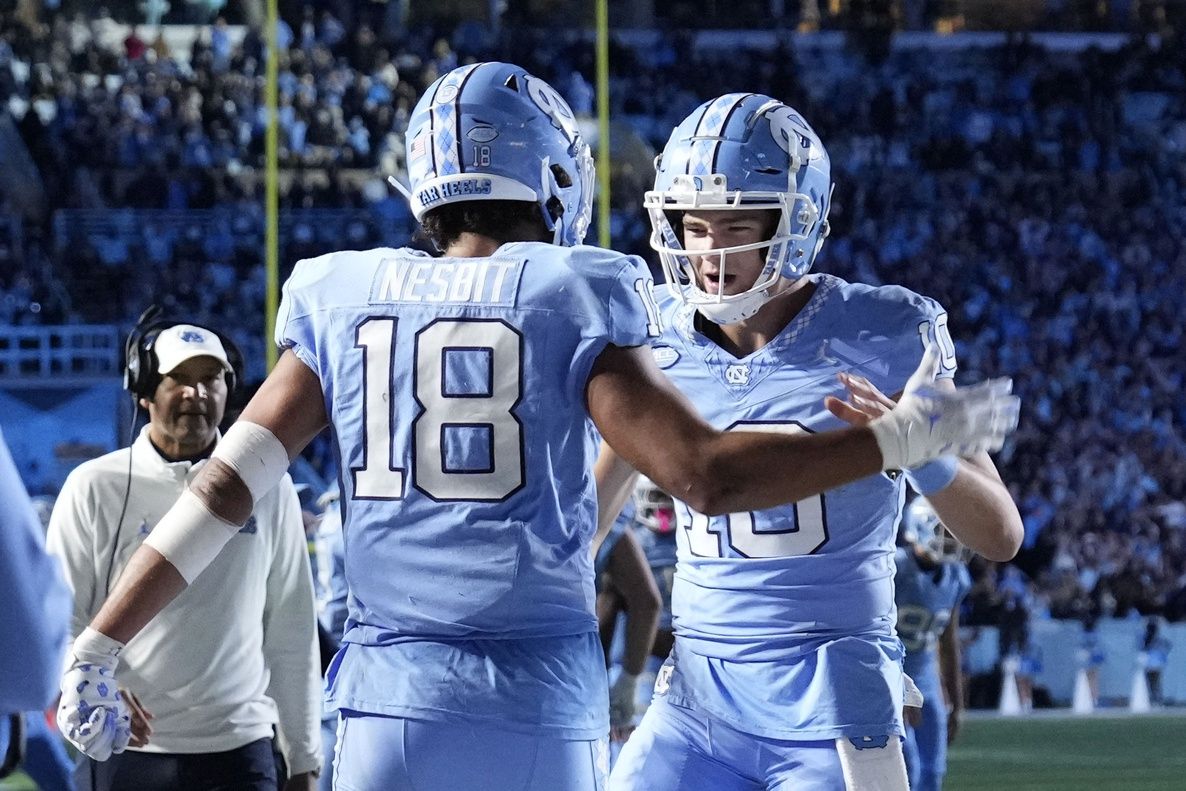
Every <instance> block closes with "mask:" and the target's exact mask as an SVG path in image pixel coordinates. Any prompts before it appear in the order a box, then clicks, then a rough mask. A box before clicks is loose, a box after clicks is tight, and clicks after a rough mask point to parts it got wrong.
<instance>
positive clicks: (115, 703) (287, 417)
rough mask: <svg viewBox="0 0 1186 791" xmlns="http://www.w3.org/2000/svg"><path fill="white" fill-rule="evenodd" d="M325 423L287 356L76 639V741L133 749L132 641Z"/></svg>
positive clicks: (72, 702) (69, 714)
mask: <svg viewBox="0 0 1186 791" xmlns="http://www.w3.org/2000/svg"><path fill="white" fill-rule="evenodd" d="M325 423H326V415H325V406H324V402H323V401H322V395H321V387H320V384H319V382H318V380H317V377H316V375H315V374H314V373H313V372H312V371H311V370H309V368H307V367H306V366H305V365H304V363H302V362H300V360H299V359H297V357H296V356H295V355H293V354H292V352H285V354H284V355H283V356H282V357H281V359H280V363H279V364H278V365H277V366H276V369H275V370H274V371H273V372H272V374H271V375H270V376H269V377H268V378H267V380H266V381H265V382H264V384H263V386H262V387H261V388H260V390H259V392H258V393H257V394H256V395H255V397H254V398H253V399H252V400H251V403H250V404H248V405H247V408H246V409H245V410H244V411H243V414H242V416H240V418H239V420H238V421H237V422H236V423H235V425H234V426H232V427H231V429H230V430H229V431H228V432H227V434H226V436H225V437H223V439H222V441H221V442H219V444H218V446H217V448H215V452H214V455H213V456H212V457H211V459H210V461H209V462H208V463H207V464H206V465H205V467H204V468H203V469H202V471H201V472H200V473H199V474H198V476H197V477H196V478H195V479H194V481H193V483H192V484H191V485H190V488H189V489H188V490H187V491H186V492H185V493H184V494H183V495H182V496H181V497H180V498H179V499H178V500H177V502H176V503H175V504H174V505H173V507H172V508H171V509H170V510H169V512H168V513H167V514H165V516H164V517H163V518H162V519H161V521H160V522H159V523H158V524H157V526H156V527H155V528H154V529H153V531H152V534H151V535H150V536H149V538H148V539H146V540H145V542H144V544H143V545H142V546H141V547H140V548H139V549H138V550H136V553H135V554H134V555H133V556H132V558H131V560H130V561H129V562H128V566H127V568H126V569H125V570H124V572H123V574H121V575H120V578H119V581H118V582H117V583H116V585H115V588H114V589H113V590H112V592H111V595H110V596H108V597H107V601H106V602H105V603H104V604H103V607H102V609H100V610H99V613H98V614H97V615H96V616H95V618H94V619H93V620H92V621H91V624H90V626H89V627H88V628H87V629H85V630H83V632H82V634H80V635H79V636H78V638H77V639H76V640H75V642H74V646H73V648H72V652H73V657H72V662H71V664H70V666H69V668H68V669H67V671H66V674H65V675H64V676H63V678H62V685H61V689H62V698H61V702H60V704H59V707H58V724H59V727H60V728H61V730H62V733H63V735H65V736H66V738H67V739H69V740H70V741H71V742H72V743H73V744H74V745H75V746H76V747H78V748H79V749H80V750H82V751H83V752H85V753H86V754H87V755H89V756H91V757H92V758H96V759H98V760H105V759H106V758H108V757H109V756H110V755H111V753H113V752H122V751H123V749H124V748H125V747H127V745H128V742H129V739H130V738H131V717H130V712H129V709H128V706H127V703H126V702H125V701H124V700H123V699H122V697H121V696H120V694H119V693H118V692H117V689H118V685H117V683H116V681H115V670H116V668H117V666H118V663H119V653H120V651H121V650H122V649H123V646H124V644H125V643H127V641H128V640H130V639H132V638H133V637H134V636H136V634H138V633H139V631H140V630H141V629H143V628H144V626H145V625H146V624H147V623H148V622H149V621H151V620H152V618H153V617H155V616H156V614H157V613H158V612H160V611H161V610H162V609H164V608H165V606H166V605H168V603H169V602H171V601H172V600H173V599H174V598H175V597H176V596H177V594H179V593H180V592H181V591H182V590H184V589H185V587H186V586H187V585H188V584H189V583H190V582H192V581H193V580H194V579H195V578H196V577H197V575H198V574H199V573H201V571H202V570H203V569H204V568H205V567H206V566H207V565H209V563H210V561H211V560H213V559H214V557H215V556H217V555H218V552H219V551H220V550H221V549H222V547H223V546H225V545H226V543H227V542H228V541H229V540H230V539H231V536H233V535H234V534H235V533H237V532H238V531H239V528H240V527H241V526H242V525H243V524H244V523H245V522H246V521H247V519H248V517H250V516H251V510H252V507H253V504H254V502H255V501H257V500H259V498H260V497H262V496H263V495H264V494H266V493H267V492H268V491H269V490H270V489H271V488H272V487H274V486H275V485H276V484H277V483H278V482H279V480H280V479H281V478H282V477H283V476H284V473H285V471H286V470H287V468H288V462H289V459H290V458H291V457H292V456H293V455H295V454H296V453H298V452H299V451H300V450H301V449H302V448H303V447H304V446H305V445H306V444H308V442H309V441H310V440H311V439H312V438H313V437H314V436H316V435H317V432H319V431H320V430H321V429H322V428H323V427H324V426H325Z"/></svg>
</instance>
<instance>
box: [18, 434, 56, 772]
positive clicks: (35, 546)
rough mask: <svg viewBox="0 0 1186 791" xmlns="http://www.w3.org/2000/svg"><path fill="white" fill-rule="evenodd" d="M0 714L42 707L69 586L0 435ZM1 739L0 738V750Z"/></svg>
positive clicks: (52, 687) (50, 693)
mask: <svg viewBox="0 0 1186 791" xmlns="http://www.w3.org/2000/svg"><path fill="white" fill-rule="evenodd" d="M0 503H2V504H3V505H0V602H3V603H4V604H3V606H0V716H6V715H7V714H8V713H13V712H18V711H31V710H40V709H44V708H45V707H46V706H47V705H49V703H50V701H51V700H52V699H53V697H54V695H56V694H57V690H58V678H59V673H60V668H61V661H62V651H63V650H64V649H65V648H66V644H67V642H68V641H69V639H70V632H69V628H70V606H71V596H70V590H69V588H67V587H66V583H65V582H63V580H62V570H61V566H60V564H59V563H58V561H57V559H55V558H52V557H50V556H49V555H47V554H46V552H45V531H44V530H43V529H42V527H41V521H40V520H39V519H38V518H37V513H36V512H35V511H34V510H33V504H32V503H31V502H30V501H29V495H28V493H27V492H26V491H25V486H24V484H23V483H21V478H20V475H19V474H18V473H17V470H16V465H15V464H13V461H12V456H10V455H9V453H8V446H7V445H6V444H5V442H4V436H3V435H2V434H0ZM6 747H7V739H5V740H3V741H0V753H2V752H3V750H4V749H5V748H6Z"/></svg>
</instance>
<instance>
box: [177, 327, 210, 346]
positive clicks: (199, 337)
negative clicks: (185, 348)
mask: <svg viewBox="0 0 1186 791" xmlns="http://www.w3.org/2000/svg"><path fill="white" fill-rule="evenodd" d="M181 340H183V341H185V342H186V343H205V342H206V336H205V335H203V334H202V333H200V332H194V331H193V330H186V331H185V332H183V333H181Z"/></svg>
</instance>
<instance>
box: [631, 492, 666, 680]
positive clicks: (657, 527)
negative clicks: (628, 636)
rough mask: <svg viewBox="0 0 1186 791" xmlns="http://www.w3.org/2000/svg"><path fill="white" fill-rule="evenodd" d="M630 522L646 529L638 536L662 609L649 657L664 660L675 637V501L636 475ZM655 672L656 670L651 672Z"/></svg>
mask: <svg viewBox="0 0 1186 791" xmlns="http://www.w3.org/2000/svg"><path fill="white" fill-rule="evenodd" d="M633 505H634V523H635V524H636V525H639V526H640V527H644V528H646V529H645V530H641V531H639V533H638V543H639V544H640V545H641V546H642V551H643V554H644V555H645V556H646V559H647V565H648V566H650V569H651V576H653V577H654V579H655V587H656V588H657V589H658V591H659V598H660V600H661V603H662V609H661V610H660V611H659V624H658V631H657V632H656V633H655V643H654V647H653V648H652V649H651V656H652V657H653V658H656V659H659V660H664V659H667V656H668V654H670V653H671V646H672V645H673V644H674V642H675V635H674V634H673V633H672V631H671V584H672V582H674V580H675V560H676V554H675V553H676V548H675V501H674V500H672V499H671V495H669V494H668V493H667V492H665V491H663V490H662V489H660V488H659V487H658V486H656V485H655V483H654V481H652V480H651V479H650V478H647V477H645V476H642V475H640V476H638V481H637V483H636V484H635V485H634V502H633ZM652 672H655V673H657V672H658V667H657V666H656V667H654V669H653V671H652Z"/></svg>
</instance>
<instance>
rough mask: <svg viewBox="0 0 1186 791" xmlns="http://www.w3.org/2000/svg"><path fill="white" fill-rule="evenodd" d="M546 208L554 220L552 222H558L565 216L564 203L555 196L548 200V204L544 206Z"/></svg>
mask: <svg viewBox="0 0 1186 791" xmlns="http://www.w3.org/2000/svg"><path fill="white" fill-rule="evenodd" d="M562 186H563V185H562ZM544 207H545V208H546V209H547V210H548V216H549V217H551V218H552V222H558V221H559V220H560V218H561V217H563V216H564V202H563V201H561V200H560V199H559V198H557V197H556V196H555V195H553V196H552V197H550V198H548V202H547V203H545V204H544Z"/></svg>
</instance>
